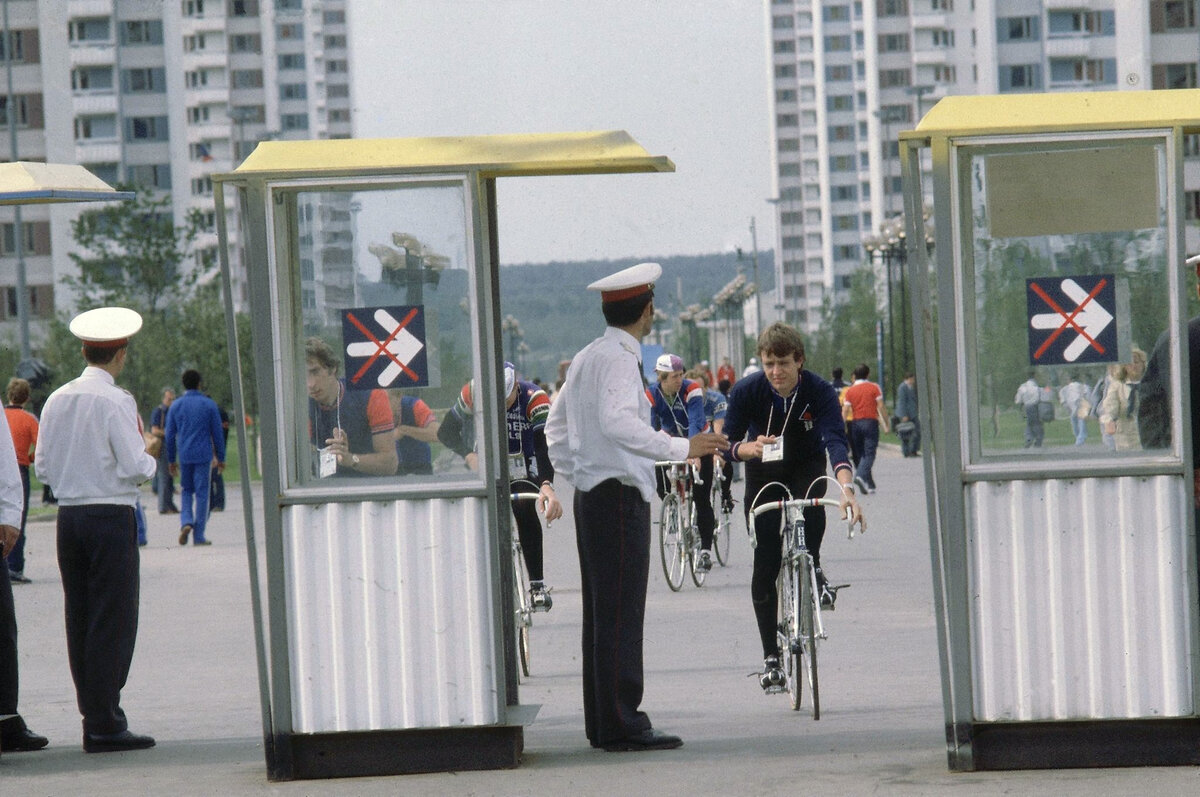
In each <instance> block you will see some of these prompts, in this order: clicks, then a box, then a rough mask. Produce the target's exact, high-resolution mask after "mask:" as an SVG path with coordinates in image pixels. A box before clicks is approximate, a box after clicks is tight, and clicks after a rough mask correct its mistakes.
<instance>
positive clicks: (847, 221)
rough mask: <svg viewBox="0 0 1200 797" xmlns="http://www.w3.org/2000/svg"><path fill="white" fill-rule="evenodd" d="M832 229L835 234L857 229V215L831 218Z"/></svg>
mask: <svg viewBox="0 0 1200 797" xmlns="http://www.w3.org/2000/svg"><path fill="white" fill-rule="evenodd" d="M833 229H834V231H835V232H845V231H846V230H857V229H858V214H857V213H852V214H848V215H845V216H834V217H833Z"/></svg>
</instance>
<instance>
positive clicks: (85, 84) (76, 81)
mask: <svg viewBox="0 0 1200 797" xmlns="http://www.w3.org/2000/svg"><path fill="white" fill-rule="evenodd" d="M112 88H113V71H112V67H111V66H80V67H76V68H75V69H72V70H71V89H72V90H73V91H78V92H95V93H98V94H99V93H104V92H110V91H112Z"/></svg>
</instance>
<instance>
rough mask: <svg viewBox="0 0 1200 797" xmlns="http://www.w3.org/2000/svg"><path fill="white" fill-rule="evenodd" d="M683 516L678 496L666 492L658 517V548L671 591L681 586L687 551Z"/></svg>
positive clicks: (676, 590) (675, 590)
mask: <svg viewBox="0 0 1200 797" xmlns="http://www.w3.org/2000/svg"><path fill="white" fill-rule="evenodd" d="M682 521H683V518H682V515H681V514H680V512H679V498H678V497H677V496H675V495H673V494H667V496H666V497H665V498H663V505H662V512H661V513H660V514H659V517H658V549H659V553H661V554H662V567H663V575H664V576H666V577H667V586H668V587H670V588H671V591H672V592H678V591H679V590H680V588H681V587H683V568H684V564H685V559H686V557H687V551H686V550H685V544H686V540H685V537H684V533H683V522H682Z"/></svg>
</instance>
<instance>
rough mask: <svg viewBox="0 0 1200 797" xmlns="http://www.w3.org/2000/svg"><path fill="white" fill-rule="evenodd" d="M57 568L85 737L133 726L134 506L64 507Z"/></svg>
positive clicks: (136, 585) (136, 597)
mask: <svg viewBox="0 0 1200 797" xmlns="http://www.w3.org/2000/svg"><path fill="white" fill-rule="evenodd" d="M58 569H59V571H60V572H61V573H62V583H63V598H64V608H65V610H66V618H67V657H68V659H69V661H70V664H71V677H72V678H73V679H74V681H75V694H76V698H77V700H78V702H79V713H80V714H82V715H83V731H84V733H93V734H108V733H120V732H121V731H124V730H127V729H128V727H129V724H128V722H127V721H126V719H125V712H124V711H122V710H121V689H122V688H123V687H124V686H125V680H126V678H127V677H128V676H129V665H130V663H131V662H132V660H133V646H134V642H135V641H136V639H137V624H138V572H139V571H138V544H137V522H136V520H135V519H134V514H133V507H131V506H122V505H119V504H86V505H83V506H62V505H61V504H60V505H59V507H58Z"/></svg>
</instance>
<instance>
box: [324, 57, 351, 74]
mask: <svg viewBox="0 0 1200 797" xmlns="http://www.w3.org/2000/svg"><path fill="white" fill-rule="evenodd" d="M349 71H350V62H349V61H347V60H345V59H341V58H335V59H333V60H330V61H326V62H325V74H327V75H340V74H344V73H346V72H349Z"/></svg>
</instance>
